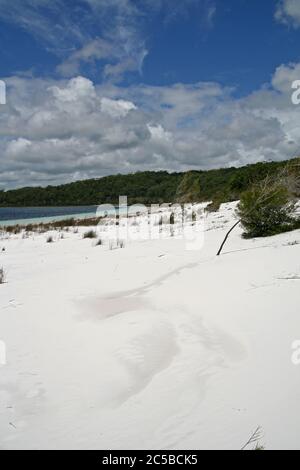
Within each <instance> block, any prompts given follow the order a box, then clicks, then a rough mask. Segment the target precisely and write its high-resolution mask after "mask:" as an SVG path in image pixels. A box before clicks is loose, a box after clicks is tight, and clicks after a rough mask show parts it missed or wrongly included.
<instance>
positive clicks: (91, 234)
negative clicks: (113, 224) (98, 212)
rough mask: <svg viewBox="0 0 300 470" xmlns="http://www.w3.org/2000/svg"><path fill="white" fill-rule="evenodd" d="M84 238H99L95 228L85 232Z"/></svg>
mask: <svg viewBox="0 0 300 470" xmlns="http://www.w3.org/2000/svg"><path fill="white" fill-rule="evenodd" d="M83 238H84V239H87V238H91V239H93V238H97V233H96V232H95V231H94V230H89V231H88V232H85V234H84V235H83Z"/></svg>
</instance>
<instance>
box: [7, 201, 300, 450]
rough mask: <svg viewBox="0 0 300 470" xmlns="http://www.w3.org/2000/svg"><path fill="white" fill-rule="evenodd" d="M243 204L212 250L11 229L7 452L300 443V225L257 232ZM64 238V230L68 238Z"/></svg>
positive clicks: (216, 220) (211, 225) (225, 214)
mask: <svg viewBox="0 0 300 470" xmlns="http://www.w3.org/2000/svg"><path fill="white" fill-rule="evenodd" d="M233 206H234V205H233V204H227V205H224V206H222V210H221V212H220V213H217V214H212V215H210V216H209V218H208V221H207V224H208V225H207V231H206V232H205V243H204V246H203V248H202V250H199V251H187V250H186V249H185V242H184V241H183V240H177V239H175V238H168V239H163V240H149V241H136V242H131V243H129V244H127V245H126V247H125V248H124V249H117V250H113V251H111V250H109V248H108V246H107V244H104V246H102V247H101V246H99V247H95V246H94V244H93V242H92V241H91V240H82V231H81V233H78V234H74V233H72V232H70V233H67V234H66V235H65V239H62V240H57V241H56V242H55V243H53V244H47V243H46V238H47V235H46V234H44V235H35V236H34V237H30V238H28V239H22V237H21V236H20V235H17V236H11V237H10V238H9V239H4V238H2V239H1V241H0V250H1V249H2V247H5V251H4V252H1V253H0V266H2V265H3V267H4V268H5V270H6V272H7V283H6V284H4V285H1V286H0V340H2V341H5V343H6V347H7V364H6V365H5V366H2V367H0V447H1V448H2V449H65V448H68V449H116V448H118V449H140V448H141V449H142V448H147V449H240V448H241V447H242V446H243V444H244V443H245V442H246V441H247V439H248V438H249V436H250V434H251V432H252V431H253V430H255V429H256V428H257V426H259V425H260V426H262V429H263V432H264V438H263V443H264V444H265V445H266V447H267V448H268V449H289V448H293V449H299V448H300V441H299V435H300V418H299V416H300V400H299V391H300V366H299V367H297V366H295V365H293V363H292V361H291V356H292V349H291V347H292V343H293V342H294V341H295V340H297V339H300V311H299V300H300V295H299V294H300V289H299V288H300V281H299V278H300V244H296V243H293V242H299V243H300V232H299V231H295V232H291V233H289V234H283V235H279V236H276V237H271V238H266V239H256V240H244V239H242V238H241V229H240V228H238V229H237V230H236V231H235V232H234V233H233V234H232V236H231V238H230V239H229V241H228V244H227V245H226V246H225V249H224V254H223V255H222V256H221V257H219V258H217V257H216V256H215V255H216V251H217V249H218V247H219V244H220V242H221V240H222V237H223V235H224V233H225V231H226V228H228V227H230V224H231V223H232V221H233ZM55 236H56V235H55Z"/></svg>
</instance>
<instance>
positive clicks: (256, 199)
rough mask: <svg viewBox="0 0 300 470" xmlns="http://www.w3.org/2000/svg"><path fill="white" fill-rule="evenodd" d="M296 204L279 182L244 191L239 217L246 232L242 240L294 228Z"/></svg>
mask: <svg viewBox="0 0 300 470" xmlns="http://www.w3.org/2000/svg"><path fill="white" fill-rule="evenodd" d="M294 210H295V203H294V202H293V201H292V200H291V197H290V194H289V191H288V189H287V187H286V186H285V185H284V184H283V182H282V181H271V180H270V179H268V178H267V179H266V180H265V181H264V182H262V183H260V184H258V185H255V186H253V188H252V189H250V190H248V191H246V192H244V193H243V194H242V196H241V200H240V203H239V206H238V215H239V217H240V219H241V223H242V225H243V227H244V229H245V233H244V237H246V238H253V237H265V236H270V235H276V234H278V233H282V232H287V231H289V230H293V229H295V228H297V226H298V225H299V221H298V220H297V219H295V218H294V217H293V212H294Z"/></svg>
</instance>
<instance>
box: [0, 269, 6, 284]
mask: <svg viewBox="0 0 300 470" xmlns="http://www.w3.org/2000/svg"><path fill="white" fill-rule="evenodd" d="M4 283H5V271H4V269H3V268H0V284H4Z"/></svg>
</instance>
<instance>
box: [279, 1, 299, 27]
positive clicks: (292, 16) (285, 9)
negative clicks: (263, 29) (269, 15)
mask: <svg viewBox="0 0 300 470" xmlns="http://www.w3.org/2000/svg"><path fill="white" fill-rule="evenodd" d="M275 17H276V19H277V20H278V21H280V22H281V23H284V24H287V25H292V26H294V27H295V28H298V27H299V26H300V3H299V0H280V2H279V3H278V5H277V9H276V13H275Z"/></svg>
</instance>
